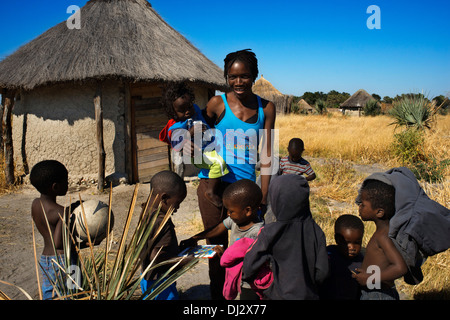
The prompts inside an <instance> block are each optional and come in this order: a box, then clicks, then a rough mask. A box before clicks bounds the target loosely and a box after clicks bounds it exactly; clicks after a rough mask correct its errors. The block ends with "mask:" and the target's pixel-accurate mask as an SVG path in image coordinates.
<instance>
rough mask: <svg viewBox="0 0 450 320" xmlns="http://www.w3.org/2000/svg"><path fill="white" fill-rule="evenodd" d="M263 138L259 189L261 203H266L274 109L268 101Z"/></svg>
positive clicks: (265, 110) (270, 165)
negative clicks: (261, 195)
mask: <svg viewBox="0 0 450 320" xmlns="http://www.w3.org/2000/svg"><path fill="white" fill-rule="evenodd" d="M264 116H265V121H264V139H263V145H262V148H261V157H260V161H261V191H262V194H263V200H262V204H263V205H265V204H267V194H268V191H269V183H270V177H271V176H272V171H273V170H272V158H273V154H272V149H273V144H272V134H273V132H272V130H273V129H274V128H275V118H276V110H275V105H274V104H273V103H272V102H269V103H268V104H267V106H266V107H265V108H264Z"/></svg>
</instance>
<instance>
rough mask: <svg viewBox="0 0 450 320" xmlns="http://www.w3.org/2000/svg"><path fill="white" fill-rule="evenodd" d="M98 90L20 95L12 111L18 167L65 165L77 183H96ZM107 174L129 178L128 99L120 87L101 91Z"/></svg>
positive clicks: (51, 89) (67, 88)
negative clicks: (51, 161)
mask: <svg viewBox="0 0 450 320" xmlns="http://www.w3.org/2000/svg"><path fill="white" fill-rule="evenodd" d="M96 89H97V87H96V85H56V86H48V87H41V88H37V89H34V90H32V91H28V92H22V93H21V94H20V100H19V101H17V102H16V105H15V107H14V110H13V113H14V115H13V144H14V156H15V164H16V167H18V168H20V167H22V166H23V164H24V163H26V164H27V165H28V168H29V169H30V170H31V168H32V167H33V165H34V164H36V163H37V162H39V161H41V160H45V159H55V160H58V161H60V162H62V163H63V164H64V165H65V166H66V167H67V169H68V171H69V176H70V177H71V178H74V179H79V178H86V179H96V178H97V173H98V161H97V160H98V151H97V139H96V122H95V110H94V103H93V98H94V95H95V92H96ZM102 104H103V117H104V120H103V123H104V124H103V125H104V127H103V128H104V129H103V130H104V144H105V151H106V170H105V174H106V176H108V175H109V174H112V173H117V172H119V173H125V138H124V136H125V133H124V128H125V126H124V109H125V94H124V90H123V88H121V85H118V83H117V82H113V83H111V82H107V83H104V84H103V86H102Z"/></svg>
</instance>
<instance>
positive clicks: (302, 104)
mask: <svg viewBox="0 0 450 320" xmlns="http://www.w3.org/2000/svg"><path fill="white" fill-rule="evenodd" d="M297 105H298V107H299V108H300V109H302V110H314V108H313V107H311V106H310V105H309V103H308V102H306V101H305V99H301V100H300V101H299V102H297Z"/></svg>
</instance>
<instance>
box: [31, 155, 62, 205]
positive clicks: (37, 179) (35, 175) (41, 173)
mask: <svg viewBox="0 0 450 320" xmlns="http://www.w3.org/2000/svg"><path fill="white" fill-rule="evenodd" d="M68 179H69V173H68V171H67V169H66V167H65V166H64V165H63V164H62V163H61V162H59V161H56V160H44V161H41V162H39V163H37V164H36V165H34V167H33V168H32V169H31V173H30V182H31V184H32V185H33V187H35V188H36V189H37V190H38V191H39V192H40V193H41V194H45V195H51V194H53V195H55V196H64V195H65V194H66V193H67V190H68V185H69V182H68Z"/></svg>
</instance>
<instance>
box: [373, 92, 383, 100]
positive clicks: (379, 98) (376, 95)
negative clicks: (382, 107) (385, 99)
mask: <svg viewBox="0 0 450 320" xmlns="http://www.w3.org/2000/svg"><path fill="white" fill-rule="evenodd" d="M372 97H373V98H374V99H375V100H377V101H381V97H380V96H379V95H378V94H376V93H372Z"/></svg>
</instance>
